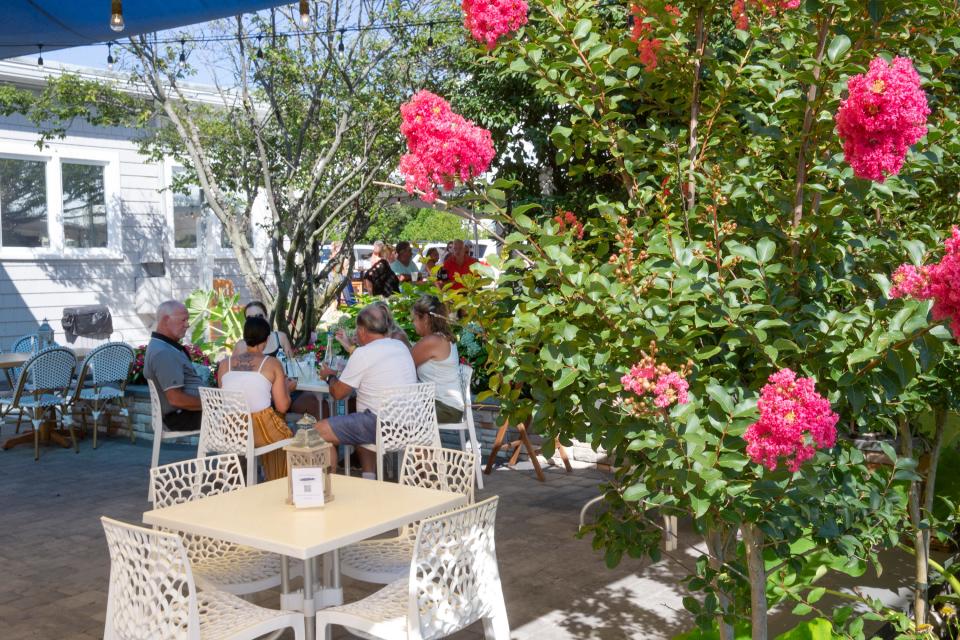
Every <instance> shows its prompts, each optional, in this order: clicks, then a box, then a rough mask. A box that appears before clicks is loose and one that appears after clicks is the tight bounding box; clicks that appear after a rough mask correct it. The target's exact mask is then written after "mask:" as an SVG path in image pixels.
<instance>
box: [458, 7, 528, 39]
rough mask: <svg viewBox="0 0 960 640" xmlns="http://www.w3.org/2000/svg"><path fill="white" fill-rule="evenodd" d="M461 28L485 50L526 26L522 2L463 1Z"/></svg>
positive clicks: (524, 8) (525, 10)
mask: <svg viewBox="0 0 960 640" xmlns="http://www.w3.org/2000/svg"><path fill="white" fill-rule="evenodd" d="M462 7H463V26H464V27H466V29H467V30H468V31H469V32H470V35H472V36H473V38H474V39H475V40H477V41H478V42H481V43H483V44H484V45H485V46H486V47H487V49H493V48H494V47H496V46H497V40H498V39H500V38H502V37H504V36H506V35H508V34H510V33H512V32H513V31H516V30H517V29H519V28H520V27H522V26H523V25H525V24H527V3H526V2H524V0H463V4H462Z"/></svg>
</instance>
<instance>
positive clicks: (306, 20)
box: [300, 0, 310, 27]
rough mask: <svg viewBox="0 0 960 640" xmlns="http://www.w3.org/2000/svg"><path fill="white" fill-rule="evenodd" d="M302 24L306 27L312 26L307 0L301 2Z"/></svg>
mask: <svg viewBox="0 0 960 640" xmlns="http://www.w3.org/2000/svg"><path fill="white" fill-rule="evenodd" d="M300 24H302V25H303V26H305V27H309V26H310V5H308V4H307V0H300Z"/></svg>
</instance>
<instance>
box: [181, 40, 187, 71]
mask: <svg viewBox="0 0 960 640" xmlns="http://www.w3.org/2000/svg"><path fill="white" fill-rule="evenodd" d="M186 47H187V41H186V39H185V38H181V39H180V66H181V67H182V66H183V65H185V64H187V51H186Z"/></svg>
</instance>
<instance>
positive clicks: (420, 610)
mask: <svg viewBox="0 0 960 640" xmlns="http://www.w3.org/2000/svg"><path fill="white" fill-rule="evenodd" d="M497 500H498V498H497V497H496V496H494V497H492V498H489V499H488V500H484V501H483V502H479V503H477V504H475V505H472V506H469V507H463V508H462V509H457V510H456V511H451V512H449V513H445V514H443V515H439V516H435V517H433V518H427V519H425V520H423V521H421V522H420V528H419V530H418V531H417V536H416V540H415V542H414V545H413V557H412V560H411V562H410V565H409V568H408V571H407V575H406V576H405V577H404V578H402V579H400V580H397V581H396V582H392V583H390V584H389V585H387V586H386V587H384V588H382V589H380V590H379V591H377V592H375V593H374V594H373V595H370V596H367V597H366V598H364V599H363V600H359V601H357V602H351V603H350V604H345V605H342V606H339V607H330V608H328V609H323V610H321V611H319V612H318V613H317V637H321V638H322V637H324V636H323V635H322V634H324V633H325V632H326V630H327V628H328V627H329V626H330V625H335V624H336V625H341V626H344V627H346V628H347V629H348V630H349V631H351V632H353V633H357V635H362V636H363V637H365V638H384V639H386V640H398V639H400V638H407V639H408V640H413V639H416V640H432V639H433V638H443V637H446V636H448V635H450V634H453V633H456V632H457V631H460V630H461V629H464V628H465V627H467V626H469V625H471V624H473V623H474V622H476V621H477V620H482V621H483V630H484V636H485V637H486V638H493V639H495V640H508V639H509V637H510V625H509V622H508V621H507V611H506V607H505V606H504V601H503V589H502V587H501V585H500V571H499V569H498V567H497V553H496V545H495V543H494V521H495V519H496V514H497ZM358 632H359V633H358Z"/></svg>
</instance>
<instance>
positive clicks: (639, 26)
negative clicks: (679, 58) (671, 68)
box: [630, 2, 682, 72]
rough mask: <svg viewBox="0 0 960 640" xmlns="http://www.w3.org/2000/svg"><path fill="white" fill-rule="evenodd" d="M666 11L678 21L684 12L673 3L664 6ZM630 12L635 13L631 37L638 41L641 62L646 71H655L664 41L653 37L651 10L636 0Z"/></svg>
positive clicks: (653, 26)
mask: <svg viewBox="0 0 960 640" xmlns="http://www.w3.org/2000/svg"><path fill="white" fill-rule="evenodd" d="M663 10H664V12H665V13H667V14H669V15H671V16H673V18H672V21H673V23H676V21H677V18H679V17H680V16H681V15H682V14H681V13H680V9H678V8H676V7H675V6H673V5H672V4H666V5H664V7H663ZM630 13H632V14H633V26H632V27H631V28H630V39H631V40H633V41H634V42H636V43H637V51H638V53H639V58H640V62H641V63H643V68H644V69H645V70H646V71H648V72H649V71H653V70H654V69H656V68H657V64H658V62H659V58H658V55H659V53H660V49H662V48H663V41H662V40H660V39H659V38H654V37H653V31H654V28H655V25H654V23H652V22H650V21H647V20H646V18H647V16H649V15H650V12H649V10H648V9H647V7H646V6H645V5H643V4H640V2H634V3H633V4H632V5H630Z"/></svg>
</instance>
